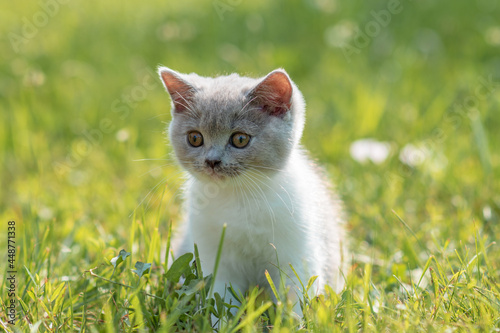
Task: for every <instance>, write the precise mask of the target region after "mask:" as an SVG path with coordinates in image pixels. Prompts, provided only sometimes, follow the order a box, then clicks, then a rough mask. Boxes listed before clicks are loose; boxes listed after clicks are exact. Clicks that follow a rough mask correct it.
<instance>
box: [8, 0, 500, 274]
mask: <svg viewBox="0 0 500 333" xmlns="http://www.w3.org/2000/svg"><path fill="white" fill-rule="evenodd" d="M2 7H3V8H2V10H1V11H0V31H1V36H2V39H1V50H2V52H1V53H0V59H1V61H0V73H1V75H0V108H1V109H0V112H1V121H0V179H1V184H2V189H1V191H0V217H1V220H2V221H7V220H9V219H14V220H16V221H17V222H18V225H19V226H20V227H19V228H20V231H19V233H20V234H19V237H20V238H19V242H22V244H21V251H22V252H21V254H20V255H21V260H22V262H24V263H26V264H27V265H28V266H30V265H31V266H30V267H32V268H37V267H38V266H37V265H43V260H42V261H41V262H42V263H40V260H38V259H37V260H36V261H35V260H34V261H33V262H30V258H31V257H33V258H34V256H35V255H38V253H40V252H44V253H50V254H51V255H50V256H47V257H46V258H51V259H50V260H49V262H50V264H49V268H48V269H49V270H52V271H53V274H55V276H58V275H71V274H74V275H78V274H81V271H82V270H83V269H87V268H88V267H90V266H91V265H93V264H94V263H95V262H97V261H100V260H102V258H103V256H108V257H109V256H110V254H111V253H116V252H115V251H116V250H117V249H118V250H119V249H120V248H122V247H126V246H127V249H130V248H131V247H132V248H133V250H134V251H135V252H134V253H136V255H137V256H138V257H141V256H143V252H144V251H142V250H143V249H145V248H147V246H148V245H147V244H148V236H147V235H150V236H151V235H153V234H154V233H158V232H157V231H159V233H158V234H159V235H161V239H160V242H161V243H162V244H164V243H165V239H166V232H167V229H168V223H169V222H172V223H173V224H174V226H175V224H176V223H178V222H179V219H180V209H179V207H180V206H179V203H180V191H179V187H180V184H181V182H182V179H181V178H180V175H181V173H180V169H179V168H178V167H177V166H176V165H175V164H174V163H173V161H172V160H171V158H170V155H169V154H170V152H171V149H170V147H169V146H168V142H167V140H166V139H165V135H164V129H165V126H166V123H167V122H168V121H169V119H170V99H169V97H168V95H167V94H166V93H165V92H164V90H163V87H162V86H161V84H160V81H159V79H158V78H157V76H156V74H155V71H156V68H157V66H158V65H160V64H161V65H164V66H168V67H170V68H172V69H175V70H177V71H180V72H186V73H189V72H196V73H198V74H200V75H205V76H213V75H219V74H227V73H232V72H237V73H240V74H243V75H250V76H256V77H257V76H262V75H265V74H267V73H268V72H270V71H271V70H273V69H275V68H279V67H282V68H284V69H286V71H287V72H288V73H289V74H290V76H291V78H292V79H293V80H294V82H295V83H296V84H297V85H298V87H299V88H300V89H301V91H302V92H303V94H304V96H305V99H306V102H307V123H306V129H305V134H304V138H303V144H304V145H305V147H307V149H308V150H310V152H311V155H312V156H313V157H314V158H315V159H316V160H317V161H318V163H320V164H321V165H323V166H324V167H325V168H326V169H327V171H328V173H329V175H330V177H331V179H332V180H333V181H334V182H335V183H336V187H337V190H338V191H339V192H340V194H341V196H342V198H343V199H344V201H345V206H346V210H347V212H348V216H349V219H348V224H347V226H348V229H349V230H350V232H351V233H350V234H351V235H352V243H353V248H355V249H356V251H355V252H356V256H357V259H356V260H359V261H361V262H362V261H363V260H372V261H375V262H380V263H382V264H381V266H380V267H381V268H380V269H379V272H378V274H379V275H378V277H377V275H375V277H374V279H375V280H376V279H377V278H380V279H382V278H383V277H384V275H385V274H387V275H388V276H391V275H392V274H393V273H394V272H395V271H397V270H398V269H402V270H404V269H406V268H407V267H408V266H411V265H413V264H414V265H415V266H416V265H418V264H419V263H421V261H422V260H425V255H426V253H428V252H427V251H438V252H439V251H440V250H442V249H446V248H451V249H453V247H454V246H455V245H457V244H460V243H461V242H464V243H465V244H474V235H475V234H478V235H481V237H484V238H485V239H488V240H494V239H495V234H496V235H498V234H499V232H500V228H499V226H498V222H499V215H500V194H499V190H500V183H499V182H498V179H499V175H500V152H499V142H500V131H499V129H500V116H499V102H500V20H499V18H500V4H499V3H498V1H496V0H474V1H451V0H447V1H431V0H420V1H416V0H414V1H410V0H401V1H395V0H376V1H359V0H355V1H339V0H292V1H284V0H282V1H263V0H254V1H248V0H215V1H158V0H150V1H147V2H134V1H132V2H130V1H129V2H127V1H116V0H110V1H83V0H41V1H40V2H38V1H18V2H11V3H9V4H8V5H7V4H6V3H4V4H3V5H2ZM134 212H135V213H136V214H135V215H134V217H132V216H133V214H134ZM158 212H159V214H158V216H159V217H158V219H159V223H158V225H157V227H155V226H156V222H147V221H148V218H147V217H146V216H147V215H148V214H155V216H156V214H157V213H158ZM395 213H396V214H397V215H399V216H400V217H401V219H402V220H404V221H405V224H403V223H401V222H400V221H399V219H398V218H397V216H396V215H395ZM138 216H141V218H139V217H138ZM133 218H137V219H139V220H140V221H142V224H141V223H139V228H140V230H141V232H143V233H144V235H146V236H145V238H144V240H141V241H138V242H137V243H134V244H129V235H130V232H131V227H130V226H131V224H132V222H131V221H132V220H133ZM148 223H149V224H148ZM155 228H156V229H155ZM3 232H4V230H3V229H2V233H3ZM132 232H133V231H132ZM44 237H45V238H44ZM151 237H152V236H151ZM415 237H416V239H418V244H417V242H416V241H415ZM43 239H49V240H50V246H48V247H45V248H41V246H40V244H42V240H43ZM2 242H3V240H2ZM43 244H46V243H45V241H44V242H43ZM128 245H130V246H128ZM146 254H147V253H145V254H144V256H145V255H146ZM364 256H365V257H367V258H368V259H363V258H364ZM497 259H498V258H497ZM398 265H399V266H398ZM51 267H52V268H51ZM38 269H40V267H38ZM44 269H45V268H44ZM386 271H387V272H386Z"/></svg>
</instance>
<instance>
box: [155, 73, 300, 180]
mask: <svg viewBox="0 0 500 333" xmlns="http://www.w3.org/2000/svg"><path fill="white" fill-rule="evenodd" d="M158 72H159V74H160V77H161V79H162V81H163V83H164V85H165V88H166V89H167V91H168V93H169V94H170V97H171V99H172V121H171V123H170V125H169V131H168V132H169V137H170V141H171V143H172V145H173V148H174V152H175V155H176V157H177V159H178V160H179V162H180V163H181V165H182V166H183V167H184V168H185V169H186V170H187V171H189V173H191V174H192V175H193V176H195V177H196V178H198V179H210V180H227V179H229V178H231V177H237V176H239V175H241V174H244V173H245V172H249V173H252V172H253V173H254V174H255V173H264V174H267V175H268V174H272V173H274V172H276V171H277V170H279V169H281V168H282V167H283V166H284V165H285V163H286V162H287V160H288V158H289V156H290V152H291V151H292V149H294V147H295V146H296V145H297V144H298V142H299V140H300V137H301V136H302V130H303V127H304V117H305V116H304V112H305V111H304V108H305V106H304V100H303V97H302V94H301V93H300V91H299V90H298V88H297V87H296V86H295V84H294V83H293V82H292V81H291V80H290V78H289V77H288V75H287V73H286V72H285V71H284V70H282V69H278V70H275V71H273V72H271V73H269V74H268V75H267V76H265V77H263V78H259V79H253V78H248V77H240V76H238V75H237V74H231V75H228V76H219V77H215V78H209V77H201V76H198V75H196V74H181V73H177V72H175V71H173V70H171V69H169V68H166V67H160V68H159V70H158Z"/></svg>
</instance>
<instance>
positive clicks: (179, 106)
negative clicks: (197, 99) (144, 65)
mask: <svg viewBox="0 0 500 333" xmlns="http://www.w3.org/2000/svg"><path fill="white" fill-rule="evenodd" d="M158 74H160V78H161V80H162V81H163V84H164V85H165V88H166V89H167V91H168V93H169V94H170V97H171V98H172V102H173V103H174V111H175V112H184V111H186V110H188V109H189V108H190V104H191V101H192V98H193V95H194V92H195V88H194V87H193V86H192V85H190V84H189V83H188V82H186V81H185V80H184V79H182V77H181V76H180V74H179V73H177V72H176V71H173V70H171V69H170V68H167V67H160V68H158Z"/></svg>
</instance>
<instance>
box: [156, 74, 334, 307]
mask: <svg viewBox="0 0 500 333" xmlns="http://www.w3.org/2000/svg"><path fill="white" fill-rule="evenodd" d="M159 74H160V77H161V79H162V81H163V83H164V85H165V88H166V89H167V91H168V92H169V94H170V97H171V99H172V121H171V123H170V125H169V128H168V133H169V137H170V141H171V143H172V145H173V149H174V152H175V156H176V158H177V160H178V161H179V163H180V164H181V165H182V167H183V168H184V169H185V170H186V171H187V173H188V181H187V182H186V186H185V204H186V214H187V216H186V221H185V223H184V224H183V226H182V227H181V231H180V232H179V233H178V235H176V236H175V239H174V243H175V244H177V245H176V246H175V247H174V254H175V255H176V256H179V255H182V254H184V253H186V252H193V244H194V243H196V244H197V245H198V249H199V253H200V259H201V263H202V266H203V270H204V272H205V273H207V274H210V273H213V268H214V263H215V259H216V255H217V249H218V245H219V240H220V237H221V232H222V228H223V225H224V224H226V225H227V229H226V237H225V240H224V244H223V249H222V256H221V261H220V266H219V269H218V271H217V275H216V281H215V286H214V291H215V292H218V293H219V294H220V295H221V296H224V295H226V301H228V297H229V298H230V297H231V296H230V294H229V293H226V287H227V286H229V284H231V285H232V286H233V288H234V289H235V290H240V291H241V292H244V291H245V290H248V289H249V288H251V287H252V286H256V285H258V286H261V287H266V286H267V287H269V284H268V282H267V280H266V277H265V271H266V270H267V271H268V272H269V274H270V276H271V278H272V279H273V281H274V283H275V284H276V285H278V284H279V283H280V269H281V270H282V273H284V274H282V275H281V276H287V278H286V280H285V281H286V283H287V285H289V286H290V287H291V289H292V290H295V289H296V288H297V287H298V286H300V283H299V282H298V281H297V279H296V277H295V274H294V273H293V272H292V271H291V269H290V266H289V264H291V265H292V266H293V267H294V268H295V271H296V272H297V273H298V276H299V277H300V279H301V280H302V282H303V283H304V284H307V281H308V279H309V278H310V277H311V276H313V275H317V276H318V279H317V280H316V282H315V288H312V289H313V290H314V292H317V291H321V290H322V289H323V287H324V286H325V284H328V285H330V286H331V287H332V288H333V289H334V290H339V289H341V288H342V285H343V278H342V277H341V268H342V267H343V265H342V263H343V256H342V252H343V251H342V249H343V246H342V244H343V243H344V233H343V229H342V216H343V215H342V211H341V208H340V202H339V200H338V199H336V197H335V195H333V194H332V192H331V190H330V187H329V184H328V182H327V181H326V180H325V178H324V177H323V175H322V172H321V171H320V170H319V169H318V167H317V166H316V165H315V164H314V162H312V161H311V160H310V159H309V158H308V157H307V154H306V152H305V151H304V149H303V148H302V147H301V146H300V144H299V141H300V138H301V136H302V130H303V128H304V121H305V103H304V99H303V97H302V94H301V92H300V91H299V89H298V88H297V86H296V85H295V84H294V83H293V82H292V81H291V80H290V78H289V77H288V75H287V73H286V72H285V71H284V70H282V69H278V70H275V71H273V72H271V73H269V74H268V75H267V76H265V77H262V78H258V79H254V78H248V77H241V76H239V75H237V74H231V75H228V76H219V77H215V78H211V77H201V76H198V75H196V74H181V73H178V72H175V71H173V70H171V69H169V68H166V67H160V68H159ZM278 261H279V265H280V267H279V269H278V268H277V267H278Z"/></svg>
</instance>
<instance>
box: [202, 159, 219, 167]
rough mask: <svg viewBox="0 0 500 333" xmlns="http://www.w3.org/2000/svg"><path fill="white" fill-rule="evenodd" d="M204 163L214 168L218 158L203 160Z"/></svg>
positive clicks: (217, 163)
mask: <svg viewBox="0 0 500 333" xmlns="http://www.w3.org/2000/svg"><path fill="white" fill-rule="evenodd" d="M205 163H206V164H207V165H208V166H209V167H211V168H212V169H215V167H216V166H218V165H219V164H220V160H209V159H206V160H205Z"/></svg>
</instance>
